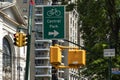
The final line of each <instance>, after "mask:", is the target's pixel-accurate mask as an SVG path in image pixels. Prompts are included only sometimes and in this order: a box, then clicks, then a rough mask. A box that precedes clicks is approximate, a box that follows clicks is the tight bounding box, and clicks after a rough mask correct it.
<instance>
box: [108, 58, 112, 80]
mask: <svg viewBox="0 0 120 80" xmlns="http://www.w3.org/2000/svg"><path fill="white" fill-rule="evenodd" d="M108 65H109V66H108V67H109V68H108V71H109V75H108V80H111V57H109V59H108Z"/></svg>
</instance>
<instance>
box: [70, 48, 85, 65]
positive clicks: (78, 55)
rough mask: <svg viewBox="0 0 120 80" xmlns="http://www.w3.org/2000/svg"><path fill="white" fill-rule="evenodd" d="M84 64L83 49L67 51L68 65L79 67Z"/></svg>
mask: <svg viewBox="0 0 120 80" xmlns="http://www.w3.org/2000/svg"><path fill="white" fill-rule="evenodd" d="M85 64H86V53H85V50H74V49H73V50H69V51H68V66H71V67H76V66H77V67H79V66H84V65H85Z"/></svg>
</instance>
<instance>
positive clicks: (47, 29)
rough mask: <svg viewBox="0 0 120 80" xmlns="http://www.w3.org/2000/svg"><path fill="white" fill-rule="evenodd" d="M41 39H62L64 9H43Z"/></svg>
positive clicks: (46, 7) (58, 7) (45, 7)
mask: <svg viewBox="0 0 120 80" xmlns="http://www.w3.org/2000/svg"><path fill="white" fill-rule="evenodd" d="M43 26H44V28H43V37H44V39H63V38H64V36H65V28H64V27H65V7H64V6H60V5H59V6H53V5H52V6H44V7H43Z"/></svg>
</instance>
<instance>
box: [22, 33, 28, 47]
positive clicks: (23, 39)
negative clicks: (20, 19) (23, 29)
mask: <svg viewBox="0 0 120 80" xmlns="http://www.w3.org/2000/svg"><path fill="white" fill-rule="evenodd" d="M26 45H27V35H26V34H24V33H22V46H26Z"/></svg>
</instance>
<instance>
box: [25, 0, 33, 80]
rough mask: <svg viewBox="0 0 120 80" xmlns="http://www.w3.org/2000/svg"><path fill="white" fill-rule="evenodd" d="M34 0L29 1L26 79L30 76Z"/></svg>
mask: <svg viewBox="0 0 120 80" xmlns="http://www.w3.org/2000/svg"><path fill="white" fill-rule="evenodd" d="M33 4H34V2H33V0H30V1H29V17H28V31H27V35H28V40H27V55H26V69H25V80H28V79H29V78H28V77H29V68H30V44H31V31H32V13H33Z"/></svg>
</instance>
